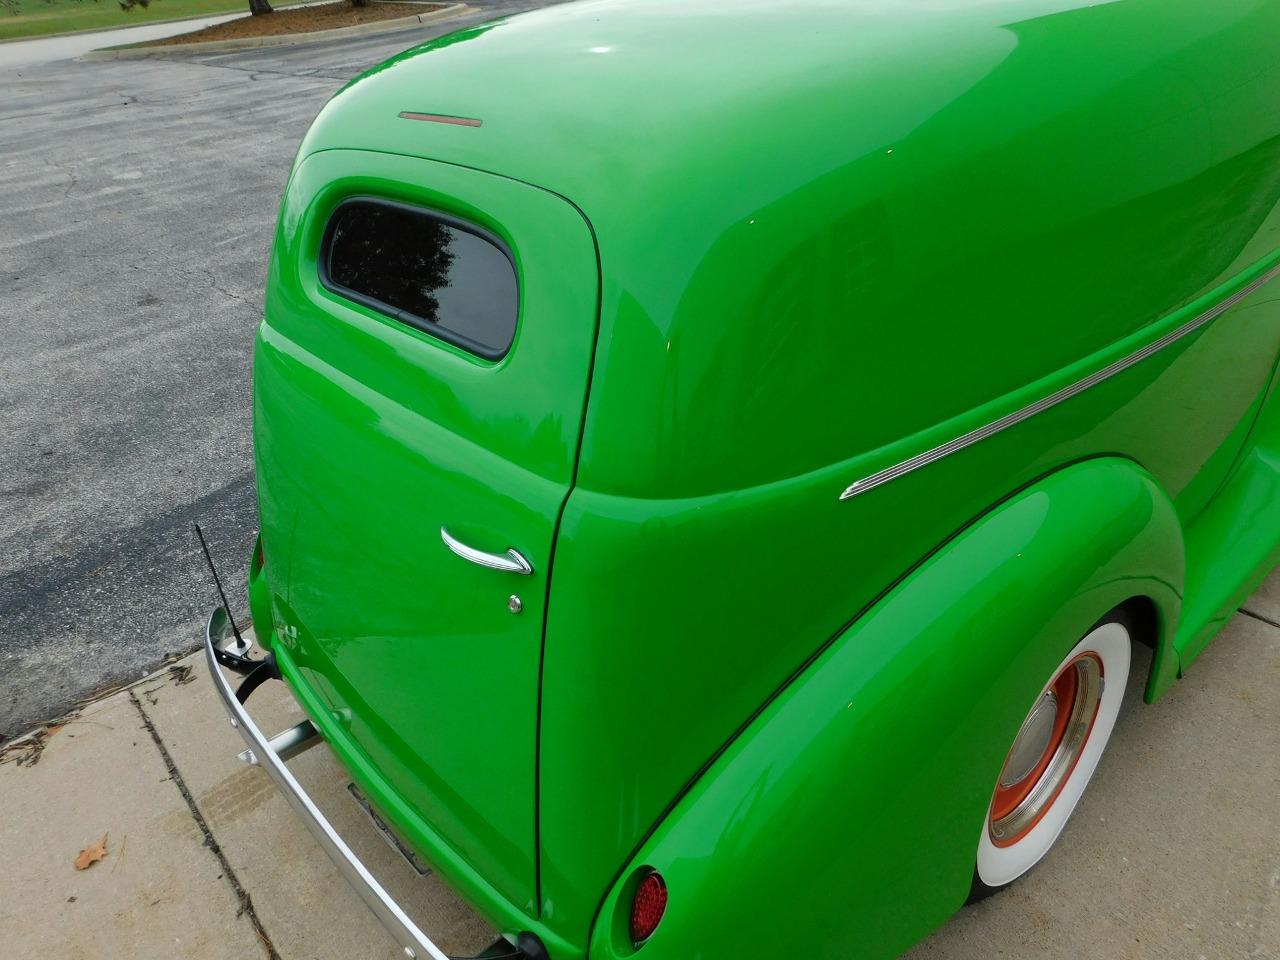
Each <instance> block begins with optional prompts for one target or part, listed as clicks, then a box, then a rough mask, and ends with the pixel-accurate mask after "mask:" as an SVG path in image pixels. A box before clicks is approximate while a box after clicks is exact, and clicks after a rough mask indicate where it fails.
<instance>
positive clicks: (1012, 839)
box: [970, 618, 1132, 902]
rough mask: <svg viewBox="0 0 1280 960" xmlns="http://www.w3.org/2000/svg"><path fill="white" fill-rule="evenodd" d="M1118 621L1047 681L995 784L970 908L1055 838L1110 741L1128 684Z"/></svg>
mask: <svg viewBox="0 0 1280 960" xmlns="http://www.w3.org/2000/svg"><path fill="white" fill-rule="evenodd" d="M1131 643H1132V640H1131V634H1130V630H1129V628H1128V626H1127V625H1126V623H1125V622H1123V620H1121V619H1119V618H1117V619H1109V620H1108V621H1107V622H1105V623H1102V624H1101V625H1099V626H1097V627H1095V628H1094V629H1093V630H1091V631H1090V632H1089V635H1088V636H1086V637H1085V638H1084V639H1083V640H1081V641H1080V642H1079V643H1078V644H1076V646H1075V647H1074V648H1073V649H1072V650H1071V652H1070V653H1068V654H1067V655H1066V656H1065V657H1064V658H1063V660H1062V662H1061V663H1060V664H1059V665H1058V667H1057V668H1056V669H1055V670H1054V671H1053V673H1052V674H1051V675H1050V677H1049V680H1048V682H1047V683H1046V684H1045V686H1044V688H1043V689H1042V690H1041V692H1040V695H1039V696H1038V697H1037V698H1036V700H1035V702H1034V703H1033V704H1032V706H1031V709H1030V711H1029V712H1028V714H1027V717H1026V720H1025V721H1024V723H1023V725H1022V728H1021V729H1020V730H1019V731H1018V735H1017V736H1016V737H1015V739H1014V742H1013V744H1012V746H1011V747H1010V750H1009V754H1008V756H1007V757H1006V760H1005V764H1004V767H1003V768H1002V769H1001V771H1000V776H999V777H998V778H997V783H996V785H995V788H994V791H993V795H992V799H991V804H990V806H989V807H988V809H987V816H986V818H985V819H984V820H983V824H982V835H981V837H980V838H979V840H978V858H977V870H976V874H975V878H974V885H973V892H972V894H971V895H970V902H972V901H974V900H981V899H983V898H984V897H986V896H989V895H990V894H992V893H994V892H996V891H997V890H999V889H1001V888H1002V887H1005V886H1008V885H1009V884H1010V883H1013V881H1015V880H1017V879H1018V878H1019V877H1021V876H1022V875H1023V874H1025V873H1026V872H1027V871H1029V870H1030V869H1031V868H1032V867H1034V866H1035V865H1036V864H1037V863H1039V862H1040V860H1041V859H1042V858H1043V857H1044V855H1045V854H1046V853H1048V852H1049V848H1050V847H1052V846H1053V844H1054V842H1055V841H1056V840H1057V839H1058V836H1059V835H1060V834H1061V833H1062V830H1063V828H1064V827H1065V826H1066V824H1067V820H1068V818H1070V816H1071V814H1072V811H1074V810H1075V808H1076V804H1077V803H1078V802H1079V801H1080V797H1081V796H1083V794H1084V790H1085V787H1087V786H1088V784H1089V780H1090V778H1091V777H1092V776H1093V773H1094V771H1095V770H1096V769H1097V767H1098V761H1099V760H1100V759H1101V758H1102V752H1103V751H1104V750H1105V749H1106V746H1107V742H1108V741H1109V740H1110V739H1111V732H1112V730H1114V729H1115V723H1116V718H1117V717H1118V716H1119V714H1120V705H1121V703H1122V702H1123V700H1124V691H1125V687H1126V686H1127V685H1128V680H1129V662H1130V655H1131V650H1130V647H1131Z"/></svg>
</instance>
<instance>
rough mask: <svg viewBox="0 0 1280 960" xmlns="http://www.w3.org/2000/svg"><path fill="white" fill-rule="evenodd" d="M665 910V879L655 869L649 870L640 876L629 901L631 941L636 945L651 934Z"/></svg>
mask: <svg viewBox="0 0 1280 960" xmlns="http://www.w3.org/2000/svg"><path fill="white" fill-rule="evenodd" d="M666 911H667V884H666V881H665V880H663V879H662V875H661V874H659V873H658V872H657V871H650V872H649V873H646V874H645V875H644V876H643V877H641V878H640V883H639V885H638V886H637V887H636V895H635V899H633V900H632V901H631V942H632V943H633V944H635V945H636V946H637V947H638V946H640V944H642V943H644V942H645V941H646V940H648V939H649V938H650V937H651V936H653V931H655V930H657V929H658V924H659V922H661V920H662V915H663V914H664V913H666Z"/></svg>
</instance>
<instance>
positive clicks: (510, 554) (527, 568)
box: [440, 527, 533, 577]
mask: <svg viewBox="0 0 1280 960" xmlns="http://www.w3.org/2000/svg"><path fill="white" fill-rule="evenodd" d="M440 539H441V540H443V541H444V545H445V546H446V547H448V548H449V549H450V550H452V551H453V552H454V553H456V554H457V555H458V556H460V557H461V558H462V559H463V560H469V561H471V562H472V563H474V564H478V565H479V566H482V567H488V568H489V569H490V570H505V571H506V572H507V573H518V574H520V575H521V576H522V577H527V576H529V574H531V573H533V566H532V564H530V563H529V561H528V560H526V559H525V558H524V554H522V553H521V552H520V551H519V550H515V549H509V550H507V552H506V553H485V552H484V551H483V550H476V549H475V548H474V547H468V546H467V545H466V544H465V543H463V542H462V541H461V540H459V539H457V538H456V537H451V536H450V535H449V528H448V527H441V528H440Z"/></svg>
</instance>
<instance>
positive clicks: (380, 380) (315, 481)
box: [254, 150, 598, 908]
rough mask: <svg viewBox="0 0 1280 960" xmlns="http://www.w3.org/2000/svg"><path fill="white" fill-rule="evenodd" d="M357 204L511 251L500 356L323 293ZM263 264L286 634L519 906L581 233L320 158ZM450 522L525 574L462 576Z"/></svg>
mask: <svg viewBox="0 0 1280 960" xmlns="http://www.w3.org/2000/svg"><path fill="white" fill-rule="evenodd" d="M351 196H376V197H384V198H387V199H391V200H394V201H398V202H401V203H406V204H411V205H415V206H420V207H424V208H428V209H432V210H435V211H439V212H442V213H445V214H447V215H449V216H452V217H457V218H460V219H462V220H465V221H468V222H471V223H474V224H476V225H478V226H481V227H483V228H485V229H486V230H489V231H491V232H492V233H494V234H497V235H498V236H499V237H501V238H502V239H503V240H504V241H505V242H506V243H507V245H508V246H509V247H510V249H511V251H512V253H513V259H514V262H515V264H516V270H517V274H518V277H519V282H520V316H519V321H518V326H517V330H516V335H515V341H514V343H513V345H512V347H511V349H510V351H509V352H508V353H507V355H506V356H505V357H504V358H503V359H501V360H499V361H496V362H492V361H487V360H483V359H481V358H478V357H476V356H473V355H471V354H469V353H467V352H466V351H465V350H463V349H461V348H459V347H455V346H452V345H450V344H447V343H445V342H443V341H441V340H438V339H435V338H433V337H432V336H430V335H429V334H428V333H424V332H422V331H420V330H417V329H414V328H412V327H409V326H407V325H405V324H403V323H400V322H399V321H396V320H394V319H392V318H390V317H387V316H384V315H382V314H379V313H378V312H377V311H376V310H373V309H369V308H367V307H365V306H362V305H360V304H357V303H353V302H351V301H348V300H346V299H344V298H343V297H342V296H340V295H339V294H336V293H334V292H331V291H330V290H327V289H325V288H324V287H323V286H322V285H321V284H320V281H319V276H318V273H317V270H316V259H317V255H318V253H319V250H320V245H321V239H322V235H323V230H324V226H325V223H326V221H327V219H328V216H329V214H330V212H331V211H332V210H333V209H334V208H335V206H336V205H337V204H338V203H339V202H341V201H342V200H343V199H346V198H348V197H351ZM271 269H272V275H271V278H270V281H269V283H268V291H269V293H268V299H267V303H266V311H265V319H264V322H263V325H262V327H261V330H260V335H259V341H258V349H257V353H256V359H255V364H256V365H255V374H254V382H255V441H256V459H257V467H258V478H259V500H260V509H261V519H262V530H263V542H264V548H265V552H266V557H267V569H268V575H269V579H270V584H271V589H272V594H273V598H272V599H273V617H274V618H275V621H276V627H277V634H278V642H281V643H284V644H286V645H288V646H289V647H290V652H291V653H292V655H293V658H294V660H295V661H296V662H297V664H298V666H299V669H300V671H301V675H302V677H303V679H304V680H305V681H306V682H309V683H310V684H312V685H313V686H314V688H315V689H316V691H317V693H318V694H319V695H320V697H321V698H322V699H323V700H324V701H325V702H326V704H327V705H328V706H329V708H330V709H331V710H332V711H333V712H334V715H335V716H336V717H338V718H339V719H340V721H341V722H342V723H343V725H344V726H345V728H346V730H347V732H348V733H349V734H350V736H351V738H352V740H353V741H354V742H355V743H356V744H357V745H358V746H359V748H360V749H361V750H362V751H363V752H364V753H365V754H366V755H367V756H368V758H369V760H370V761H371V762H372V763H373V764H374V765H375V766H376V767H377V768H378V770H379V771H380V772H381V773H382V775H383V776H384V777H385V778H386V779H387V781H388V782H389V783H390V785H391V786H392V787H393V788H394V789H395V790H396V791H397V792H398V793H399V794H400V796H401V797H402V798H403V799H404V800H405V801H407V802H408V803H409V805H410V806H412V807H413V808H414V809H416V810H417V811H418V812H419V813H420V814H421V816H422V817H423V819H424V820H425V821H426V823H427V825H428V826H429V827H431V828H432V829H433V830H434V831H435V832H437V833H438V834H439V835H440V836H442V837H443V838H444V839H445V841H446V842H447V843H448V844H449V845H450V846H452V847H454V848H455V849H456V850H457V851H458V853H460V854H461V855H462V856H463V857H464V858H466V859H467V860H468V861H469V862H470V863H471V864H472V866H473V867H475V868H476V869H477V870H478V871H479V872H480V873H481V874H482V875H483V876H485V877H487V878H488V879H489V880H490V882H491V883H492V884H493V885H494V886H495V887H496V888H497V889H498V890H499V891H500V892H501V893H502V894H503V895H504V896H506V897H507V898H508V899H509V900H510V901H511V902H512V903H514V904H517V905H520V906H525V907H529V908H532V907H533V905H534V901H535V862H536V860H535V858H536V850H535V840H534V837H535V823H534V817H535V802H534V784H535V765H536V760H537V758H536V752H535V750H536V735H537V721H538V717H537V711H538V673H539V663H540V657H541V643H542V627H543V614H544V606H545V597H546V575H547V572H548V560H549V557H550V553H551V545H552V540H553V537H554V535H555V524H556V521H557V518H558V516H559V511H560V508H561V505H562V503H563V501H564V498H565V496H566V494H567V492H568V489H569V486H570V484H571V481H572V476H573V469H574V460H575V458H576V456H577V444H578V437H579V431H580V426H581V419H582V414H583V406H584V400H585V393H586V386H587V378H588V372H589V368H590V363H591V355H592V351H593V349H594V343H595V327H596V319H597V318H596V314H597V287H598V269H597V263H596V254H595V247H594V243H593V241H592V238H591V233H590V230H589V228H588V226H587V224H586V223H585V221H584V220H583V219H582V217H581V216H580V214H579V213H578V212H577V211H576V210H575V209H574V208H573V207H572V206H571V205H570V204H568V203H567V202H565V201H564V200H562V199H560V198H558V197H556V196H554V195H552V194H550V193H547V192H545V191H542V190H539V189H537V188H534V187H531V186H528V185H525V184H520V183H517V182H515V181H511V180H508V179H504V178H502V177H498V176H494V175H490V174H486V173H481V172H478V171H474V170H470V169H465V168H460V167H454V166H450V165H447V164H441V163H436V162H432V161H428V160H420V159H412V158H407V157H400V156H393V155H388V154H379V153H360V152H355V151H343V150H335V151H326V152H323V153H319V154H315V155H313V156H311V157H309V158H308V159H307V160H305V161H304V162H303V163H302V164H301V165H300V166H299V167H298V168H297V170H296V171H295V174H294V176H293V179H292V180H291V182H290V185H289V187H288V190H287V192H286V197H285V201H284V206H283V209H282V214H281V221H280V231H279V236H278V238H277V248H276V253H275V257H274V258H273V263H272V268H271ZM442 526H443V527H448V528H449V531H450V532H451V533H452V534H453V535H454V536H456V537H457V538H458V539H460V540H462V541H464V542H465V543H467V544H469V545H471V546H473V547H475V548H478V549H480V550H485V551H488V552H492V553H498V554H501V553H504V552H505V551H506V550H507V549H508V548H515V549H516V550H518V551H520V552H521V553H522V554H523V555H524V556H525V557H527V558H528V559H529V561H530V562H531V564H532V566H533V569H534V572H533V574H532V575H531V576H519V575H517V574H512V573H504V572H501V571H496V570H490V569H485V568H482V567H479V566H476V565H473V564H471V563H468V562H466V561H465V560H463V559H461V558H459V557H457V556H455V555H454V554H453V553H451V552H450V551H449V550H448V549H447V548H446V547H445V545H444V543H443V542H442V540H441V536H440V529H441V527H442ZM513 595H515V596H518V597H519V598H520V601H521V607H522V609H521V611H520V612H519V613H512V612H511V610H510V609H509V598H510V597H511V596H513Z"/></svg>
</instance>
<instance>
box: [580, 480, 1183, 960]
mask: <svg viewBox="0 0 1280 960" xmlns="http://www.w3.org/2000/svg"><path fill="white" fill-rule="evenodd" d="M1181 541H1182V529H1181V525H1180V524H1179V522H1178V518H1177V514H1176V512H1175V510H1174V508H1173V505H1172V503H1171V502H1170V501H1169V499H1168V497H1167V495H1166V494H1165V492H1164V491H1163V490H1162V489H1161V487H1160V485H1159V484H1158V483H1157V482H1156V481H1155V480H1154V478H1152V477H1151V476H1150V475H1148V474H1146V473H1145V472H1144V471H1142V470H1141V468H1139V467H1137V465H1136V464H1134V463H1133V462H1131V461H1128V460H1120V459H1116V458H1100V459H1096V460H1088V461H1084V462H1081V463H1078V464H1074V465H1072V466H1069V467H1066V468H1064V469H1062V470H1059V471H1056V472H1055V473H1053V474H1051V475H1050V476H1048V477H1046V478H1044V479H1043V480H1040V481H1038V482H1036V483H1033V484H1031V485H1030V486H1028V487H1026V488H1024V489H1023V490H1021V491H1018V492H1017V493H1015V494H1013V495H1012V496H1011V497H1009V498H1008V499H1007V500H1005V501H1003V502H1001V503H999V504H996V505H995V506H993V507H992V509H990V510H989V511H987V512H986V513H984V514H983V515H982V516H981V517H980V518H979V519H977V520H976V521H975V522H974V523H972V524H971V525H970V526H968V527H967V528H966V529H964V530H963V531H961V532H959V533H958V534H957V535H956V536H955V537H953V538H952V539H951V540H949V541H948V542H947V543H946V544H945V545H944V546H942V547H941V549H939V550H938V551H937V552H936V553H935V554H934V555H933V556H931V557H929V558H928V559H927V560H925V561H924V562H923V563H922V564H921V565H920V566H919V567H918V568H917V569H915V570H914V571H912V572H911V573H910V574H909V575H907V576H906V577H905V578H904V579H903V580H902V581H901V582H900V583H899V584H898V585H897V586H895V587H894V589H893V590H892V591H890V592H889V593H888V594H887V595H886V596H885V597H883V598H882V599H881V600H880V601H879V602H878V603H877V604H876V605H875V606H874V607H873V608H872V609H870V610H869V611H867V613H866V614H865V615H864V616H862V617H861V618H859V620H858V621H857V622H856V623H855V624H853V625H852V626H851V627H849V628H848V629H847V630H845V631H842V632H841V634H840V635H839V636H838V637H836V638H835V639H834V641H833V642H832V643H831V644H830V645H829V646H828V647H827V648H826V649H824V650H823V651H822V652H821V654H820V656H819V657H818V658H817V660H816V661H815V662H814V663H812V664H811V665H810V666H809V668H808V669H807V670H806V671H805V672H804V674H803V675H802V676H800V677H798V678H797V679H796V680H795V682H793V683H791V684H789V685H788V686H787V688H786V689H785V690H783V691H782V692H781V693H779V695H778V696H777V698H776V699H775V700H773V701H772V702H770V703H769V704H768V705H767V707H766V708H765V709H764V710H763V711H762V712H761V713H760V715H759V716H757V717H756V718H755V719H754V720H753V722H752V723H751V725H750V726H749V727H748V728H747V729H745V730H744V731H743V732H742V734H741V736H739V737H738V738H736V739H735V740H734V741H733V743H731V744H730V745H729V746H728V747H727V749H726V750H725V752H724V753H723V754H722V755H721V756H719V757H718V758H717V759H716V760H715V762H714V764H712V765H711V766H710V768H709V769H707V770H706V772H705V773H704V774H703V776H701V777H700V778H699V779H698V781H697V782H696V783H695V784H694V785H693V786H692V787H691V789H690V791H689V793H688V794H687V795H686V796H685V797H683V798H682V799H681V800H680V801H679V803H678V804H677V805H676V806H675V808H674V809H673V810H672V811H671V812H670V814H669V816H667V817H666V818H665V819H664V820H663V822H662V823H661V825H660V826H659V827H658V828H657V829H656V831H655V832H654V833H653V835H652V836H651V837H650V838H649V839H648V840H647V841H646V842H645V843H644V844H643V845H642V846H641V848H640V850H639V852H638V853H637V854H636V856H635V857H634V858H633V859H632V862H631V865H630V866H629V868H628V870H627V871H626V872H624V873H623V879H622V880H621V881H620V882H619V883H618V884H617V885H616V886H615V893H614V895H612V896H610V898H609V899H607V900H606V901H605V904H604V906H603V908H602V909H601V913H600V917H599V919H598V921H597V923H596V924H595V929H594V934H593V937H592V943H591V951H590V954H591V957H592V958H593V960H610V958H622V957H628V956H631V955H633V952H634V951H633V950H632V948H631V944H630V941H629V937H627V935H626V933H625V921H626V916H627V911H628V903H627V899H626V892H627V890H628V885H629V884H628V879H629V878H630V877H631V876H632V875H633V873H634V871H635V870H637V869H639V868H640V867H642V866H648V867H652V868H654V869H657V870H658V871H660V872H661V873H662V875H663V877H664V878H665V880H666V883H667V888H668V890H669V894H670V906H669V907H668V910H667V915H666V916H665V917H664V918H663V921H662V923H661V924H660V925H659V927H658V929H657V932H656V933H654V935H653V937H652V939H650V940H649V942H648V943H646V944H645V946H644V947H643V949H642V951H641V952H640V955H641V956H644V957H647V958H652V960H668V958H677V957H680V958H684V957H690V956H696V955H698V953H699V951H700V949H701V948H702V947H703V945H705V944H707V943H727V942H728V943H732V942H737V943H749V944H751V945H752V949H753V950H757V951H759V952H760V953H761V954H762V955H766V956H783V955H785V956H805V957H838V956H854V955H856V956H857V957H859V958H866V960H877V958H889V957H894V956H897V955H898V953H899V952H901V951H902V950H904V949H905V948H906V947H908V946H909V945H910V944H912V943H913V942H915V941H916V940H918V939H919V938H921V937H922V936H924V935H925V934H926V933H928V932H929V930H931V929H932V928H933V927H935V926H937V925H938V924H939V923H941V922H942V921H943V920H945V919H946V917H947V916H949V915H950V914H951V913H952V912H954V911H955V910H956V909H957V908H958V907H959V906H960V905H961V904H963V903H964V900H965V897H966V895H967V894H968V892H969V888H970V883H971V881H972V878H973V869H974V864H973V861H974V849H975V846H976V843H977V838H978V836H979V834H980V833H981V831H982V829H983V827H984V823H985V821H986V816H987V809H988V805H989V804H990V802H991V793H992V788H993V785H994V783H995V781H996V777H997V775H998V773H999V771H1000V768H1001V766H1002V765H1003V763H1004V761H1005V757H1006V754H1007V752H1008V746H1009V743H1011V742H1012V740H1013V737H1014V735H1015V733H1016V732H1017V730H1018V728H1019V726H1020V725H1021V724H1022V721H1023V719H1024V718H1025V716H1026V712H1027V710H1028V709H1029V708H1030V706H1031V705H1032V704H1034V703H1035V701H1036V699H1037V697H1038V696H1039V695H1040V693H1041V691H1042V689H1043V685H1044V682H1045V678H1046V677H1047V676H1051V675H1052V671H1053V670H1054V668H1055V667H1056V666H1057V664H1058V662H1059V661H1060V659H1061V658H1062V656H1063V654H1064V653H1066V652H1067V651H1069V650H1070V649H1071V648H1072V647H1073V646H1074V645H1075V644H1076V642H1077V641H1078V640H1079V638H1080V637H1081V636H1083V635H1084V634H1085V633H1087V632H1088V631H1089V629H1090V628H1091V627H1092V626H1093V625H1094V624H1095V623H1096V622H1097V621H1098V620H1099V619H1100V618H1101V617H1102V616H1103V615H1104V614H1106V613H1107V612H1108V611H1110V610H1112V609H1113V608H1114V607H1116V606H1117V605H1119V604H1122V603H1123V602H1124V601H1126V600H1128V599H1129V598H1131V597H1134V596H1135V595H1137V596H1143V597H1146V598H1148V599H1149V601H1150V602H1151V603H1152V604H1153V605H1154V608H1155V611H1156V614H1157V616H1156V619H1157V622H1158V623H1159V624H1160V629H1161V630H1162V631H1170V632H1171V631H1172V627H1173V624H1175V623H1176V622H1177V619H1178V611H1179V605H1180V597H1179V594H1180V591H1181V587H1182V580H1183V573H1184V571H1183V567H1182V560H1181V554H1182V542H1181ZM1027 596H1034V597H1036V598H1037V601H1038V602H1037V603H1035V604H1027V603H1025V602H1024V598H1025V597H1027ZM1039 601H1043V603H1044V606H1042V605H1041V603H1040V602H1039ZM1045 609H1051V610H1053V611H1054V613H1053V614H1052V615H1051V616H1049V617H1047V618H1046V617H1045V615H1044V610H1045ZM1138 679H1140V678H1138V677H1137V676H1136V675H1135V676H1134V677H1131V682H1135V681H1137V680H1138ZM941 797H945V798H946V802H945V803H940V802H938V801H939V798H941ZM745 865H749V867H747V869H745V870H744V866H745ZM619 901H621V903H620V904H619ZM781 918H785V919H786V922H781Z"/></svg>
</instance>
